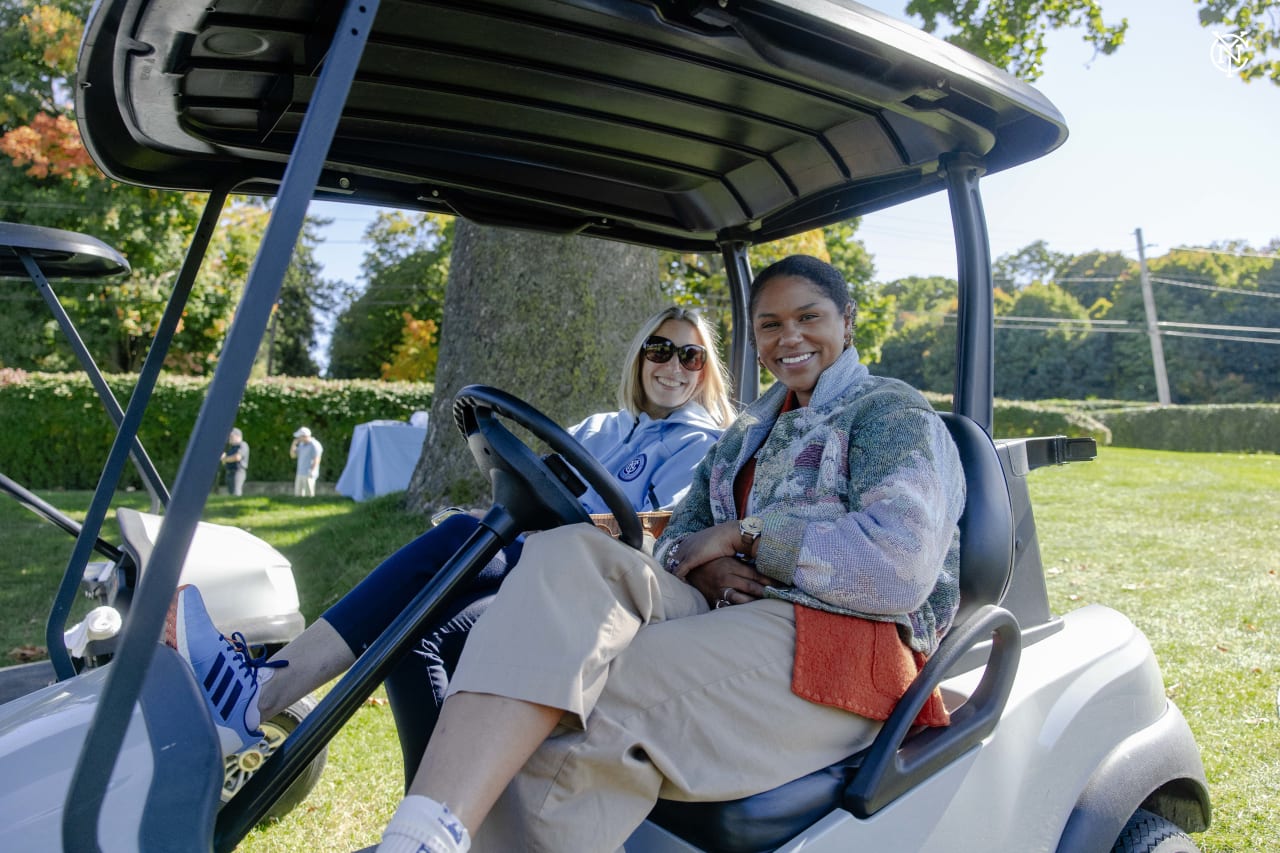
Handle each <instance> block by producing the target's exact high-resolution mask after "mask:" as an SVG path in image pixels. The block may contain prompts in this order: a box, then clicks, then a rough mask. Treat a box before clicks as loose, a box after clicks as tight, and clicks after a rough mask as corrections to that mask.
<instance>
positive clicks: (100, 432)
mask: <svg viewBox="0 0 1280 853" xmlns="http://www.w3.org/2000/svg"><path fill="white" fill-rule="evenodd" d="M135 379H136V378H135V377H133V376H109V377H107V384H108V385H109V386H110V387H111V390H112V393H114V394H115V396H116V399H117V400H119V402H120V406H121V408H124V407H126V406H127V405H128V401H129V395H130V394H131V393H132V392H133V385H134V382H135ZM208 387H209V380H208V379H207V378H206V379H195V378H189V377H164V378H162V379H161V380H160V381H159V383H158V384H157V386H156V389H155V393H154V394H153V396H152V398H151V405H150V406H149V407H148V410H147V414H146V416H145V418H144V419H143V422H142V428H141V430H140V432H139V438H141V440H142V443H143V445H144V446H145V447H146V450H147V453H148V454H149V455H150V456H151V459H152V461H153V462H154V463H155V465H156V469H157V470H158V471H159V472H160V476H161V477H162V478H163V479H164V481H165V482H166V483H168V484H169V485H172V483H173V477H174V475H175V474H176V472H177V470H178V463H179V461H180V460H181V458H182V454H183V453H184V452H185V450H186V445H187V441H188V439H189V438H190V435H191V429H192V426H193V425H194V424H195V420H196V416H197V414H198V413H199V411H200V406H201V405H202V404H203V403H204V398H205V393H206V391H207V389H208ZM431 396H432V387H431V385H429V384H419V383H409V382H375V381H368V380H322V379H293V378H281V377H273V378H271V379H262V380H255V381H252V382H250V383H249V386H248V388H246V389H245V394H244V399H243V401H242V402H241V404H240V410H239V412H238V413H237V416H236V426H238V427H239V428H240V429H241V430H242V431H243V432H244V437H245V440H246V441H247V442H249V448H250V450H251V454H250V457H249V479H250V480H258V481H263V480H267V481H292V480H293V473H294V465H295V463H294V460H292V459H290V458H289V442H290V441H291V440H292V436H293V432H294V430H296V429H297V428H298V427H299V426H304V425H305V426H307V427H310V428H311V431H312V433H314V434H315V436H316V437H317V438H318V439H319V440H320V442H321V443H322V444H323V445H324V456H323V458H322V460H321V465H320V478H321V479H322V480H324V481H326V482H330V483H331V482H333V481H335V480H336V479H337V478H338V475H339V474H341V472H342V466H343V465H344V464H345V462H346V459H347V449H348V447H350V444H351V434H352V432H353V430H354V428H355V426H356V425H357V424H361V423H365V422H367V421H372V420H379V419H389V420H408V419H409V417H410V415H412V414H413V412H415V411H418V410H422V411H429V410H430V409H431ZM0 435H3V436H4V440H3V441H0V472H3V473H4V474H7V475H8V476H10V477H12V478H13V479H14V480H16V481H18V482H19V483H21V484H23V485H24V486H27V487H28V488H32V489H51V488H63V489H92V488H94V487H95V486H96V485H97V481H98V478H99V476H100V475H101V473H102V466H103V463H104V462H105V461H106V458H107V453H108V452H109V451H110V449H111V442H112V439H113V438H114V437H115V428H114V425H113V424H112V422H111V419H110V418H109V417H108V415H107V413H106V410H105V409H104V408H103V406H102V403H101V402H100V401H99V400H98V397H97V394H96V393H95V392H94V390H93V387H92V386H91V385H90V384H89V380H88V378H87V377H85V376H82V375H79V374H40V373H30V374H28V373H23V372H22V371H15V370H7V369H4V370H0ZM123 485H124V486H125V487H139V486H141V479H140V478H139V477H138V475H137V473H136V470H135V469H134V467H133V466H132V465H129V466H126V468H125V474H124V477H123Z"/></svg>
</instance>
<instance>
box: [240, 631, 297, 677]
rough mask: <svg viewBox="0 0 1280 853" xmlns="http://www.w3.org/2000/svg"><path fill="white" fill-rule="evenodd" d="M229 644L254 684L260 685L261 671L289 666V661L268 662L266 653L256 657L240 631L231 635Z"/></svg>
mask: <svg viewBox="0 0 1280 853" xmlns="http://www.w3.org/2000/svg"><path fill="white" fill-rule="evenodd" d="M227 644H228V645H229V646H231V650H232V651H233V652H235V655H236V657H237V658H238V659H239V660H240V668H241V669H245V670H248V672H249V677H250V678H252V679H253V682H254V684H257V683H258V670H259V669H280V668H281V667H285V666H288V665H289V662H288V661H287V660H267V655H266V652H263V653H262V654H261V655H259V656H258V657H254V656H253V651H252V650H251V649H250V648H249V641H248V640H246V639H245V636H244V634H242V633H240V632H239V631H233V632H232V633H231V639H230V640H227ZM263 675H264V676H265V675H268V673H263ZM263 680H264V681H265V680H266V679H265V678H264V679H263Z"/></svg>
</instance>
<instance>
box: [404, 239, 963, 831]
mask: <svg viewBox="0 0 1280 853" xmlns="http://www.w3.org/2000/svg"><path fill="white" fill-rule="evenodd" d="M749 307H750V310H749V316H750V318H751V326H752V327H751V333H752V336H753V338H754V340H755V343H756V346H757V348H758V350H759V353H760V363H761V364H762V365H764V367H766V368H767V369H768V370H769V372H770V373H772V374H773V375H774V376H775V377H777V379H778V381H777V383H775V384H774V386H773V387H772V388H771V389H770V390H769V391H768V392H767V393H765V394H764V395H763V396H762V397H761V398H760V399H759V400H758V401H756V403H754V404H753V405H751V406H750V407H749V408H748V409H747V410H746V411H745V412H743V413H742V414H741V415H740V416H739V418H738V420H737V421H736V422H735V423H734V425H733V426H732V427H730V428H729V430H728V431H726V432H725V434H724V436H723V437H722V438H721V439H720V441H719V442H717V443H716V444H715V445H714V446H713V447H712V449H711V452H710V453H709V454H708V455H707V457H706V459H704V460H703V462H702V464H701V466H700V467H699V468H698V471H697V473H696V474H695V476H694V481H693V486H692V488H691V489H690V492H689V494H688V495H687V496H686V498H685V499H684V500H683V501H682V502H681V504H680V505H679V506H678V507H677V508H676V511H675V514H674V516H673V517H672V519H671V522H670V524H669V525H668V526H667V529H666V532H665V533H664V534H663V536H662V538H661V539H660V540H659V542H658V545H657V548H656V549H655V556H654V557H653V558H650V557H648V556H646V555H644V554H642V553H640V552H638V551H635V550H632V549H629V548H627V547H626V546H625V545H621V544H619V543H618V542H616V541H615V540H613V539H611V538H610V537H609V536H607V535H606V534H604V533H602V532H600V531H598V530H596V529H594V528H592V527H590V526H588V525H574V526H571V527H562V528H559V529H557V530H552V531H548V532H545V533H539V534H535V535H534V536H532V537H530V538H529V540H528V543H527V544H526V545H525V549H524V556H523V557H522V559H521V561H520V564H519V565H518V566H517V568H516V569H515V571H513V572H512V574H511V575H510V576H509V577H508V579H507V581H506V583H505V585H504V586H503V587H502V590H501V592H500V593H499V594H498V596H497V598H496V600H495V601H494V603H493V605H492V606H491V607H490V609H489V612H488V615H487V616H486V618H485V619H483V620H481V621H480V623H479V624H478V625H477V627H476V629H475V630H474V632H473V634H472V636H471V639H470V640H469V641H468V644H467V647H466V650H465V651H464V653H463V656H462V660H461V662H460V663H459V666H458V671H457V673H456V675H455V677H454V679H453V682H452V684H451V686H450V695H449V698H448V699H447V700H446V701H445V703H444V707H443V709H442V712H441V717H440V723H439V726H438V727H437V728H436V731H435V734H434V736H433V738H432V740H431V742H430V744H429V745H428V747H427V751H426V754H425V755H424V757H423V761H422V764H421V766H420V767H419V770H418V773H417V776H416V777H415V778H414V781H413V784H412V785H411V786H410V789H409V796H407V797H406V798H405V799H404V801H403V802H402V803H401V805H400V807H399V809H397V811H396V814H395V816H394V817H393V818H392V821H391V823H390V824H389V825H388V827H387V829H386V832H385V833H384V835H383V841H382V844H381V845H380V847H379V850H380V851H382V853H398V851H401V850H404V851H418V850H420V849H425V850H428V851H433V853H454V851H462V850H466V849H469V847H470V846H471V845H472V836H474V849H477V850H547V851H551V850H557V851H563V850H572V851H583V853H591V851H614V850H617V849H618V848H619V847H621V845H622V844H623V842H624V841H625V840H626V838H627V837H628V836H629V835H630V834H631V832H632V831H633V830H634V829H635V827H636V826H638V825H639V824H640V823H641V822H642V821H643V820H644V818H645V816H646V815H647V814H648V813H649V811H650V809H651V808H652V807H653V804H654V802H655V801H656V800H657V799H658V798H660V797H662V798H667V799H676V800H730V799H737V798H739V797H744V796H749V795H751V794H755V793H758V792H760V791H765V790H768V789H770V788H774V787H776V786H778V785H780V784H782V783H784V782H787V781H789V780H791V779H794V778H797V777H799V776H802V775H804V774H806V773H810V772H812V771H814V770H817V769H818V768H821V767H824V766H826V765H827V764H830V763H831V762H833V761H836V760H838V759H840V758H842V757H844V756H846V755H849V754H850V753H852V752H855V751H857V750H859V749H861V748H863V747H865V746H866V745H867V744H869V743H870V741H871V740H872V738H874V736H875V734H876V731H877V730H878V728H879V726H880V721H881V720H883V719H884V718H885V717H886V716H888V713H889V712H890V711H891V710H892V708H893V706H894V704H895V703H896V702H897V700H898V699H899V697H901V695H902V693H903V691H904V690H905V689H906V686H907V684H909V683H910V681H911V679H912V678H913V677H914V675H915V674H916V672H917V671H918V669H919V667H920V666H921V665H922V664H923V662H924V660H925V659H926V658H927V656H928V655H930V654H932V653H933V651H934V650H935V649H936V648H937V646H938V642H939V640H940V639H941V637H942V635H943V634H944V633H945V632H946V631H947V629H948V628H949V627H950V626H951V621H952V618H953V616H954V615H955V610H956V606H957V604H958V600H959V593H958V586H957V565H958V557H959V533H958V530H957V527H956V523H957V521H958V519H959V518H960V513H961V510H962V509H963V506H964V480H963V474H962V470H961V466H960V460H959V458H958V456H957V453H956V449H955V446H954V445H953V444H952V442H951V438H950V436H949V434H948V432H947V429H946V427H945V425H944V424H943V423H942V421H941V420H940V419H939V418H938V416H937V415H936V414H935V413H934V411H933V410H932V408H930V406H929V403H928V402H927V401H926V400H925V399H924V398H923V397H922V396H921V395H920V394H919V393H917V392H916V391H915V390H914V389H912V388H910V387H909V386H907V385H905V384H903V383H901V382H899V381H897V380H894V379H887V378H882V377H876V376H872V375H871V374H870V373H869V372H868V371H867V368H866V367H865V366H864V365H862V364H861V363H860V362H859V360H858V353H857V351H856V350H855V349H854V348H853V346H852V344H851V340H852V333H853V324H854V317H855V314H856V308H855V306H854V305H853V303H852V302H851V301H850V298H849V291H848V286H847V284H846V283H845V281H844V279H843V278H842V277H841V275H840V273H839V272H838V271H837V270H836V269H834V268H833V267H831V266H830V265H829V264H827V263H824V262H823V261H820V260H818V259H816V258H811V257H807V256H801V255H796V256H792V257H789V258H785V259H783V260H781V261H778V262H777V263H775V264H773V265H772V266H770V267H768V268H766V269H765V270H763V271H762V272H761V273H760V274H759V275H758V276H757V277H756V279H755V280H754V281H753V282H752V285H751V293H750V302H749ZM918 722H921V723H923V724H926V725H946V723H947V717H946V711H945V709H944V708H943V707H942V704H941V700H940V698H939V697H937V696H936V695H935V697H934V700H933V701H932V702H931V703H930V704H929V705H928V706H927V707H926V709H925V711H924V712H923V713H922V714H921V718H920V719H919V720H918Z"/></svg>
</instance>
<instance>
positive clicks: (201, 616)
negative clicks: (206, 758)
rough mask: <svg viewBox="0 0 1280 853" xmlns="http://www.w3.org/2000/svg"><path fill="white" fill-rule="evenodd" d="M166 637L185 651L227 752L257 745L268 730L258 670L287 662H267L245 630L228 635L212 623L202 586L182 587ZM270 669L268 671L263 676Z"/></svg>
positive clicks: (181, 653)
mask: <svg viewBox="0 0 1280 853" xmlns="http://www.w3.org/2000/svg"><path fill="white" fill-rule="evenodd" d="M164 640H165V643H166V644H167V645H169V646H170V647H172V648H173V649H176V650H177V652H178V654H180V655H182V658H183V660H185V661H186V662H187V663H188V664H189V665H190V666H191V669H192V670H193V671H194V672H195V674H196V681H198V682H199V683H200V688H201V692H202V693H203V694H204V701H205V705H206V706H208V708H209V713H210V714H212V715H213V724H214V726H215V727H216V728H217V730H218V740H219V741H220V742H221V744H222V754H223V755H224V756H229V755H234V754H236V753H238V752H244V751H245V750H247V749H251V748H254V747H257V746H258V745H259V743H261V741H262V739H263V737H264V735H263V733H262V730H261V729H260V728H258V726H259V725H260V724H261V722H262V718H261V715H260V714H259V712H258V686H259V685H258V682H259V673H258V670H259V668H261V667H264V666H265V667H278V666H284V665H285V662H284V661H276V662H271V663H268V662H267V660H266V658H265V657H259V658H255V657H253V656H252V655H251V653H250V651H249V644H248V643H247V642H245V639H244V635H243V634H241V633H239V632H236V633H234V634H232V635H231V639H230V640H228V639H227V638H226V637H224V636H223V635H222V634H221V632H219V631H218V629H217V628H216V627H214V624H213V620H212V619H210V618H209V613H208V611H206V610H205V607H204V599H203V598H201V597H200V590H198V589H196V588H195V587H194V586H191V585H189V584H188V585H186V586H181V587H178V591H177V593H176V594H175V595H174V597H173V603H172V604H171V605H170V606H169V614H168V617H167V618H166V619H165V625H164ZM265 674H266V673H264V675H265Z"/></svg>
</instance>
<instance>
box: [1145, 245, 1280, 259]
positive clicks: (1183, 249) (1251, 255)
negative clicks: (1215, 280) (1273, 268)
mask: <svg viewBox="0 0 1280 853" xmlns="http://www.w3.org/2000/svg"><path fill="white" fill-rule="evenodd" d="M1169 251H1170V252H1204V253H1206V254H1209V255H1227V256H1229V257H1232V258H1262V259H1264V260H1270V261H1280V255H1277V254H1271V255H1264V254H1262V253H1261V252H1230V251H1227V250H1226V249H1209V248H1205V247H1202V246H1179V247H1178V248H1176V249H1170V250H1169Z"/></svg>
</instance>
